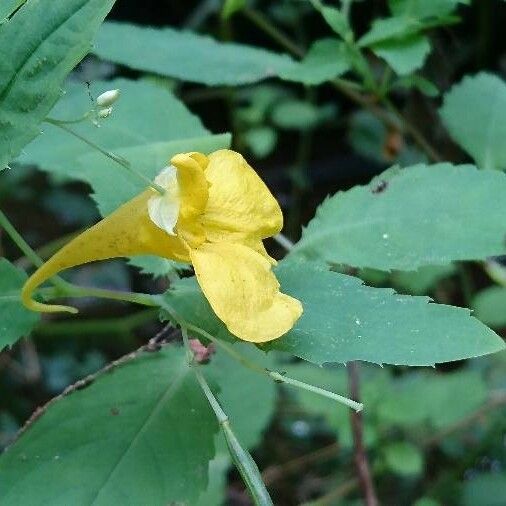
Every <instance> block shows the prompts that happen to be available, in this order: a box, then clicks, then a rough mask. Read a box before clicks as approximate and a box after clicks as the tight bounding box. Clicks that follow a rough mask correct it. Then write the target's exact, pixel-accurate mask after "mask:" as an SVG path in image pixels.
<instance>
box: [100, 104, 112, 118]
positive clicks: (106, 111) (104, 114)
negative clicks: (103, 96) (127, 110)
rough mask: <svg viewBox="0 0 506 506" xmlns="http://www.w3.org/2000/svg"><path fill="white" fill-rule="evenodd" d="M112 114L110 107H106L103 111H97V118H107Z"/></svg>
mask: <svg viewBox="0 0 506 506" xmlns="http://www.w3.org/2000/svg"><path fill="white" fill-rule="evenodd" d="M111 113H112V107H107V108H105V109H100V110H99V111H98V117H99V118H108V117H109V116H110V115H111Z"/></svg>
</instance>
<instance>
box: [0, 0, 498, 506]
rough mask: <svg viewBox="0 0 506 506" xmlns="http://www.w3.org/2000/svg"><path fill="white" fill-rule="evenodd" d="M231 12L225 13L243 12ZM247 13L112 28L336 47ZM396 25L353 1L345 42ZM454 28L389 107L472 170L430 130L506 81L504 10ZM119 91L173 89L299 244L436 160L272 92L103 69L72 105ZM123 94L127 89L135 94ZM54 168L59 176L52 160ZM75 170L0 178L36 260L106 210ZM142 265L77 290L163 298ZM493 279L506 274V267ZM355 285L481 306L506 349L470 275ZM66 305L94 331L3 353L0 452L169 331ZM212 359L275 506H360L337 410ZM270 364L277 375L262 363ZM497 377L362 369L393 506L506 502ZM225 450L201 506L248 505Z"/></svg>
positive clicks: (257, 9)
mask: <svg viewBox="0 0 506 506" xmlns="http://www.w3.org/2000/svg"><path fill="white" fill-rule="evenodd" d="M441 3H442V4H444V2H441ZM226 4H227V6H228V7H227V8H228V9H229V12H228V13H229V14H230V13H231V12H232V11H233V10H234V8H241V7H242V6H243V4H244V2H226ZM247 4H248V7H247V8H246V10H242V11H239V12H236V13H234V14H233V15H230V16H228V17H227V16H223V14H222V10H221V9H222V2H220V1H218V0H201V1H184V2H183V1H169V0H166V1H160V0H144V1H143V2H136V1H133V0H121V1H119V2H117V4H116V6H115V7H114V9H113V11H112V14H111V16H110V17H109V19H113V20H122V21H128V22H132V23H136V24H140V25H151V26H167V25H168V26H172V27H177V28H187V29H190V30H192V31H198V32H201V33H203V34H209V35H212V36H213V37H215V38H216V39H219V40H222V41H235V42H240V43H245V44H249V45H252V46H253V45H255V46H260V47H263V48H266V49H271V50H273V51H277V52H283V51H286V49H287V48H286V47H282V46H280V44H279V42H280V41H279V40H277V38H276V37H272V36H271V35H272V34H269V32H268V30H265V29H264V30H262V22H264V21H267V22H268V23H269V24H272V25H274V26H276V27H278V29H279V30H280V31H281V32H282V33H285V34H287V36H288V37H289V38H290V40H291V41H293V44H295V45H296V46H297V47H307V46H309V45H310V42H311V41H313V40H315V39H317V38H321V37H323V36H326V35H329V34H330V32H329V29H328V27H327V25H326V24H325V22H324V20H323V19H322V16H321V15H320V14H319V13H318V12H317V11H316V10H315V9H314V8H313V6H312V5H311V4H310V3H309V2H302V1H289V0H280V1H276V2H269V1H258V2H247ZM387 13H388V8H387V4H386V2H383V1H360V2H358V1H357V2H356V3H354V5H353V9H352V25H353V27H354V28H355V30H356V32H357V33H358V34H363V33H365V32H366V31H367V30H368V28H369V26H370V24H371V22H372V21H373V20H375V19H377V18H379V17H385V16H386V15H387ZM456 14H457V15H458V17H459V18H460V21H459V22H456V23H455V24H448V25H445V26H442V27H440V28H436V29H434V30H431V31H430V33H429V37H430V43H431V45H432V52H431V53H430V55H429V57H428V59H427V61H426V62H425V65H424V66H423V70H422V71H421V72H420V73H419V74H417V75H416V76H415V77H413V75H410V76H407V77H406V78H399V79H397V81H396V85H395V86H394V87H393V89H392V92H391V99H392V100H393V101H394V102H395V103H396V104H397V106H398V107H399V108H401V109H402V112H403V114H404V115H405V116H406V117H407V118H408V119H409V121H411V122H413V123H415V124H416V125H417V127H418V128H419V129H420V130H421V131H422V132H423V134H424V135H425V136H426V137H427V138H428V139H430V141H431V143H432V144H433V145H434V146H435V147H436V148H437V150H438V152H439V153H440V154H441V156H442V158H444V159H445V160H451V161H453V162H464V161H468V158H467V155H466V154H465V153H464V152H463V151H461V149H460V148H459V147H457V145H456V144H454V142H452V141H451V140H450V138H449V137H448V134H447V132H446V130H445V129H444V128H443V127H442V124H441V121H440V119H439V117H438V114H437V109H438V107H439V106H440V104H441V98H440V96H441V95H440V94H441V93H444V92H445V91H447V90H448V89H449V88H450V87H451V86H452V85H453V84H454V83H456V82H458V81H460V79H461V78H462V76H464V75H465V74H468V73H475V72H477V71H481V70H489V71H491V72H494V73H496V74H499V75H503V76H504V74H505V73H506V58H505V56H506V52H505V49H506V38H505V37H504V26H505V23H506V4H505V3H504V2H501V1H492V0H491V1H474V2H471V4H470V5H461V6H459V7H458V10H457V12H456ZM259 19H260V21H259ZM264 28H265V27H264ZM282 42H283V41H281V43H282ZM369 57H370V58H371V64H372V68H373V70H374V71H375V72H377V73H378V75H379V76H380V77H381V75H382V73H383V72H385V66H384V63H383V62H382V61H381V60H380V58H378V57H377V56H374V55H373V54H371V55H370V56H369ZM217 70H218V71H219V69H217ZM112 77H118V78H130V79H138V78H139V79H143V80H144V81H145V83H146V84H145V85H146V86H156V87H158V89H159V92H160V93H162V92H163V89H164V88H168V89H170V90H172V92H173V93H175V95H176V96H177V97H178V98H179V99H180V100H181V101H182V102H184V103H185V104H186V105H187V107H188V108H189V109H190V110H191V112H192V113H194V114H195V115H196V116H198V117H199V118H200V119H201V120H202V123H203V126H201V127H199V128H201V130H202V135H204V134H206V132H207V131H208V130H209V131H211V132H214V133H220V132H231V133H232V146H233V148H234V149H236V150H238V151H241V152H242V153H244V155H245V156H246V157H247V158H248V159H249V160H250V162H251V164H252V165H253V166H254V167H255V168H256V169H257V170H258V171H259V173H260V174H261V175H262V177H263V178H264V179H265V180H266V182H267V184H268V185H269V187H270V188H271V189H272V191H273V193H274V194H275V195H276V197H277V198H278V199H279V201H280V203H281V205H282V207H283V209H284V213H285V218H286V233H287V235H288V236H290V237H291V238H292V239H294V240H296V239H298V237H299V235H300V230H301V226H303V225H305V224H306V223H307V222H308V220H309V219H310V218H311V217H312V216H313V215H314V211H315V209H316V207H317V205H318V204H319V203H321V202H322V200H323V199H324V198H325V196H326V195H328V194H331V193H334V192H336V191H339V190H345V189H348V188H350V187H352V186H354V185H357V184H364V183H368V182H369V181H370V179H371V178H372V177H373V176H374V175H376V174H379V173H380V172H382V171H383V170H385V169H386V168H387V167H388V166H390V165H393V164H396V163H398V164H400V165H407V164H413V163H416V162H419V161H427V155H426V154H424V153H423V152H421V151H420V150H419V148H418V147H417V146H416V145H414V144H413V143H412V141H411V140H410V139H409V138H406V136H405V135H404V134H403V132H402V131H401V130H396V129H394V128H388V127H385V125H384V123H382V122H381V121H380V120H379V119H378V118H377V117H375V116H374V115H373V114H371V113H370V112H369V111H368V110H367V109H365V108H363V107H360V106H357V105H356V104H355V103H353V102H352V101H350V100H348V99H347V98H346V97H345V96H343V95H342V94H340V93H339V92H337V91H336V90H335V89H334V88H333V87H332V86H330V85H323V86H320V87H318V88H314V87H311V88H310V87H304V86H303V85H301V84H300V83H290V82H287V81H283V82H282V81H279V80H266V81H263V82H261V83H259V84H253V85H248V84H244V85H241V86H236V87H231V86H214V87H206V86H203V85H199V84H192V83H190V82H182V81H177V80H172V79H168V78H163V77H160V76H154V75H145V74H141V73H140V72H138V71H135V70H131V69H128V68H125V67H122V66H116V65H114V64H112V63H108V62H105V61H102V60H100V59H98V58H97V57H93V56H90V57H87V58H86V59H85V60H84V61H83V62H82V63H81V65H80V66H79V67H78V68H77V69H76V71H75V72H74V73H73V75H72V80H73V86H74V87H76V89H77V90H78V92H79V96H80V97H81V98H80V100H82V99H83V97H84V100H86V94H85V93H83V92H82V90H83V89H84V90H85V89H86V88H85V87H86V85H85V82H86V81H88V82H91V88H92V89H93V87H94V86H95V87H98V86H99V85H98V84H97V83H99V81H100V80H102V79H108V78H112ZM118 86H119V87H120V88H122V89H123V90H124V89H125V88H126V87H128V83H126V84H125V83H123V84H122V83H120V84H119V85H118ZM69 96H70V94H69ZM139 100H140V101H141V102H140V103H138V104H137V105H138V107H139V108H140V109H141V110H142V109H145V110H146V111H147V110H150V109H153V110H154V109H156V101H155V100H154V99H153V98H152V96H149V97H148V98H146V102H142V96H141V97H139ZM470 106H472V104H470ZM62 107H64V106H62ZM73 107H77V106H76V105H75V104H74V105H73ZM119 108H120V106H118V109H119ZM140 114H141V116H142V113H140ZM146 117H149V114H148V113H146ZM125 118H126V121H129V119H128V117H127V116H125ZM141 120H142V118H141V117H140V116H139V117H137V118H136V119H135V121H137V128H141V129H142V128H148V127H144V126H143V124H142V121H141ZM132 121H133V120H132ZM160 122H161V123H160V125H165V126H164V127H163V128H168V129H174V131H179V130H181V131H182V130H184V128H185V127H184V125H181V124H180V123H178V121H177V118H171V117H166V118H160ZM156 128H158V127H156ZM156 128H153V130H154V131H153V132H152V139H151V140H152V141H153V142H154V141H155V140H157V141H163V132H161V134H160V135H157V132H156V131H155V130H156ZM160 128H162V126H160ZM194 131H195V128H194V126H193V127H192V132H194ZM150 135H151V134H150ZM181 138H184V135H181ZM125 145H126V146H127V145H128V142H126V143H125ZM188 149H190V148H188ZM191 149H194V148H191ZM47 163H48V164H50V163H51V159H50V158H49V159H48V162H47ZM75 168H76V170H78V171H82V173H81V172H80V176H82V177H78V179H81V180H82V181H83V182H82V183H81V182H76V181H75V180H69V179H68V178H66V176H65V174H64V172H62V173H58V170H57V167H56V168H55V167H53V169H55V170H52V171H51V172H50V173H42V172H38V171H36V170H35V169H34V168H33V166H30V163H29V160H26V163H24V164H20V165H19V166H16V170H8V171H4V172H2V173H1V175H0V200H1V203H2V209H3V210H4V211H5V213H6V214H7V215H8V216H9V217H10V218H11V219H12V221H13V223H14V224H15V225H16V227H17V228H18V230H20V231H21V232H22V234H23V236H24V237H25V239H26V240H27V241H28V242H29V243H30V244H31V245H32V246H34V247H35V248H36V249H37V251H38V253H39V254H40V256H42V257H43V258H48V257H49V256H50V255H51V254H52V252H54V251H55V250H56V249H57V248H58V247H59V246H60V245H62V244H64V243H65V242H67V241H68V240H69V238H70V237H72V235H73V234H74V233H76V231H78V230H80V229H82V228H85V227H87V226H89V225H90V224H92V223H94V222H95V221H96V220H97V219H98V218H99V216H100V215H99V213H98V211H97V206H96V202H98V204H99V207H100V206H107V205H110V203H109V204H108V203H103V202H101V201H100V194H99V192H96V194H95V195H94V197H93V198H90V196H89V193H90V190H89V186H88V185H87V183H86V182H87V181H88V180H87V178H86V174H85V171H86V168H85V167H83V166H82V164H78V163H77V161H76V165H75ZM104 184H110V183H109V182H107V181H106V182H105V183H104ZM0 240H1V241H0V248H1V250H0V253H1V255H2V256H5V257H6V258H8V259H10V260H11V261H15V264H16V265H17V266H19V267H21V268H25V269H28V268H29V267H30V264H29V262H28V261H27V259H26V258H22V257H21V258H20V256H19V252H18V251H17V250H16V248H15V246H14V244H12V243H11V242H10V240H9V239H8V238H7V237H1V238H0ZM268 246H269V249H270V251H271V252H272V254H273V255H274V256H280V255H281V254H282V251H281V250H280V249H279V246H277V245H276V244H275V243H273V242H272V243H269V244H268ZM135 265H136V266H137V267H133V266H131V265H128V264H126V263H124V262H121V261H114V262H110V263H107V264H98V265H89V266H84V267H81V268H79V269H77V270H76V271H75V272H72V273H71V274H69V275H68V276H69V278H70V279H71V280H72V281H74V282H76V283H77V284H83V285H93V286H101V287H106V288H112V289H121V290H132V289H134V290H136V291H143V290H145V291H148V290H152V289H153V285H155V289H156V290H158V291H160V292H162V291H163V290H165V289H166V288H167V286H168V284H169V283H170V279H171V276H170V275H169V276H165V274H167V273H168V272H169V271H170V269H172V266H169V265H167V264H166V263H165V261H163V260H160V261H158V264H157V265H153V259H144V260H140V261H139V260H137V261H136V263H135ZM144 265H147V270H148V272H152V273H155V274H160V276H155V277H154V278H153V277H152V276H150V275H148V274H144V273H143V270H142V268H143V267H144ZM489 267H490V269H499V270H501V267H500V263H499V261H496V262H495V263H491V264H490V266H489ZM353 273H354V274H357V275H359V276H360V277H361V278H362V279H364V280H365V281H366V283H367V284H370V285H373V286H390V287H394V288H396V289H397V290H398V291H400V292H401V293H406V294H417V295H418V294H426V295H430V296H431V297H433V298H434V299H435V300H436V301H438V302H442V303H448V304H453V305H459V306H468V307H469V306H471V307H473V308H474V309H475V314H476V316H477V317H478V318H480V319H481V320H482V321H483V322H484V323H486V324H488V325H490V326H491V327H492V328H494V330H496V331H497V332H498V333H499V334H500V335H503V336H504V335H505V333H506V292H505V290H506V289H504V288H502V287H499V286H495V285H493V283H492V282H491V281H490V278H489V277H487V275H486V274H484V272H483V271H482V270H481V269H480V268H478V267H476V266H475V265H473V264H472V263H468V264H465V266H464V267H462V266H454V265H449V266H445V267H438V268H433V267H430V268H422V269H420V270H419V271H417V272H416V273H405V272H402V273H401V272H398V273H396V272H394V273H391V274H389V273H384V272H380V271H373V270H365V269H364V270H362V271H358V272H353ZM162 274H163V276H162ZM72 304H73V305H76V306H77V307H79V308H80V309H81V310H82V312H83V313H84V314H85V315H86V318H83V319H80V320H67V319H65V318H61V317H58V318H54V317H44V318H43V319H42V320H41V321H40V323H38V325H37V326H36V328H35V331H34V332H33V336H32V338H30V339H24V340H22V341H21V342H19V343H18V344H17V345H16V346H15V348H14V349H13V350H12V351H11V352H10V353H2V354H0V390H1V392H2V395H1V398H0V447H2V446H5V445H6V444H7V443H8V442H9V440H10V439H11V438H12V436H13V435H14V434H15V433H16V431H17V430H18V429H19V428H20V426H21V425H22V423H23V422H24V420H26V419H27V418H28V417H29V416H30V414H31V413H32V412H33V411H34V410H35V409H36V407H37V406H39V405H41V404H43V403H44V402H46V401H47V400H48V399H50V398H51V397H53V396H54V395H57V394H58V393H60V392H61V391H62V390H63V389H64V388H65V387H66V386H68V385H69V384H71V383H73V382H75V381H76V380H78V379H79V378H82V377H83V376H86V375H87V374H90V373H93V372H95V371H97V370H98V369H100V368H101V367H103V366H104V365H105V364H106V363H107V362H109V361H110V360H112V359H116V358H118V357H120V356H122V355H124V354H125V353H127V352H129V351H131V350H133V349H136V348H137V347H139V346H140V345H141V344H143V343H145V342H146V341H147V340H148V339H149V338H150V337H152V336H153V335H154V334H155V333H156V332H157V331H159V330H160V328H161V324H160V323H159V322H158V320H157V311H156V310H151V309H148V310H139V309H138V308H132V307H131V306H128V305H126V304H124V303H120V302H117V303H115V302H108V303H107V304H104V303H103V302H102V301H99V300H93V299H90V300H88V299H79V300H76V301H73V302H72ZM212 360H213V361H217V362H218V365H217V366H216V368H217V369H219V368H220V367H222V369H223V370H224V371H228V373H229V374H230V375H236V376H237V380H236V381H233V382H232V387H231V391H230V392H228V393H227V396H228V397H227V399H223V402H224V404H225V405H226V406H229V409H230V412H231V413H233V416H232V421H233V423H234V426H235V427H236V429H237V432H238V433H239V434H240V435H241V436H242V438H243V442H244V444H246V445H247V446H249V447H250V448H251V450H252V452H253V455H254V457H255V460H256V461H257V463H258V465H259V467H260V469H261V470H262V473H263V477H264V479H265V482H266V484H267V486H268V488H269V491H270V492H271V494H272V497H273V500H274V502H275V504H279V505H293V504H313V505H332V504H347V505H354V504H361V494H360V492H359V487H358V481H357V478H356V476H355V471H354V467H353V451H352V439H351V432H350V422H349V419H348V416H349V413H348V412H347V411H346V410H345V409H344V408H340V407H336V406H335V405H334V404H331V403H329V402H327V401H325V400H320V399H319V398H317V397H314V396H310V395H306V394H305V393H301V392H298V391H297V392H295V391H293V390H288V389H285V388H275V387H274V386H273V385H272V384H271V383H269V382H268V381H261V380H262V378H257V377H255V376H254V375H251V374H246V373H244V374H242V375H241V372H240V371H236V370H235V369H234V368H232V367H230V366H228V365H226V364H223V365H221V366H220V364H219V362H220V361H224V362H226V360H225V358H224V357H221V355H220V354H217V355H216V356H215V357H214V358H213V359H212ZM269 360H276V358H275V357H273V356H270V358H269ZM278 360H281V359H278ZM227 367H228V369H227ZM277 367H278V368H279V367H281V368H283V370H286V371H287V372H288V373H289V374H291V375H293V376H294V377H297V378H300V379H303V380H306V381H308V382H309V383H313V384H316V385H322V386H326V387H328V388H329V389H331V390H333V391H338V392H345V391H346V390H347V381H346V371H345V368H344V366H335V367H315V366H312V365H310V364H307V363H303V362H290V363H281V364H278V365H277ZM505 367H506V357H505V355H504V353H502V354H499V355H493V356H490V357H485V358H481V359H475V360H472V361H467V362H465V361H462V362H457V363H450V364H446V365H442V366H437V367H436V368H434V369H430V368H429V369H409V370H408V368H401V367H398V368H395V367H388V368H387V367H385V368H381V367H378V366H365V365H364V366H363V367H362V372H363V378H362V396H363V399H362V400H363V402H364V403H365V406H366V408H365V411H364V424H365V442H366V446H367V450H368V452H369V456H370V462H371V466H372V472H373V476H374V480H375V483H376V487H377V493H378V496H379V498H380V500H381V502H382V503H383V504H392V505H397V504H398V505H405V504H406V505H407V504H415V505H417V506H436V505H464V506H474V505H480V506H485V505H490V506H492V505H497V506H499V505H502V504H504V503H505V498H506V418H505V416H504V415H505V414H506V410H505V407H506V375H505V373H504V371H505ZM248 406H250V408H248ZM221 448H222V449H221V450H220V451H218V454H217V456H216V458H215V459H214V461H213V463H212V466H211V485H210V488H209V490H208V491H207V493H206V495H205V496H203V497H201V499H200V502H199V504H202V505H204V504H231V505H242V504H249V502H248V501H249V499H248V496H247V494H246V493H245V491H244V487H243V484H242V482H241V480H240V477H239V476H238V474H237V472H236V471H234V470H232V468H231V467H230V462H229V458H228V456H227V455H226V452H225V450H224V447H223V445H222V446H221Z"/></svg>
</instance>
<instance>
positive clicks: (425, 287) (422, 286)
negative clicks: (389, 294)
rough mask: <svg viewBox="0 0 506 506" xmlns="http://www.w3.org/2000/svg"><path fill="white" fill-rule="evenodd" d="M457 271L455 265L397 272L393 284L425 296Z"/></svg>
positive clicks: (393, 276) (428, 266)
mask: <svg viewBox="0 0 506 506" xmlns="http://www.w3.org/2000/svg"><path fill="white" fill-rule="evenodd" d="M456 270H457V269H456V267H455V265H453V264H450V265H427V266H425V267H420V268H419V269H418V270H417V271H396V272H394V273H393V274H392V282H393V284H394V286H395V287H396V288H399V289H400V290H401V291H403V292H407V293H410V294H412V295H424V294H427V293H428V292H430V291H431V290H432V289H433V288H435V286H436V285H437V283H439V282H440V281H441V280H442V279H444V278H447V277H449V276H452V275H453V274H455V272H456ZM484 323H487V322H484Z"/></svg>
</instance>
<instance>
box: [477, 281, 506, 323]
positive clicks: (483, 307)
mask: <svg viewBox="0 0 506 506" xmlns="http://www.w3.org/2000/svg"><path fill="white" fill-rule="evenodd" d="M471 307H472V309H473V311H474V316H476V318H478V320H481V321H482V322H483V323H485V324H486V325H490V326H491V327H504V326H506V288H504V287H503V286H491V287H489V288H486V289H485V290H482V291H481V292H478V294H476V296H475V297H474V299H473V302H472V305H471Z"/></svg>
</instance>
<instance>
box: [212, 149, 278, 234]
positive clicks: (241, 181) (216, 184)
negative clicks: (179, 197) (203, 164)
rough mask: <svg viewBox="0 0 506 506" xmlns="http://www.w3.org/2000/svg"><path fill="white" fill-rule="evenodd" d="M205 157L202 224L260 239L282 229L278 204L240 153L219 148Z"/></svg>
mask: <svg viewBox="0 0 506 506" xmlns="http://www.w3.org/2000/svg"><path fill="white" fill-rule="evenodd" d="M208 158H209V164H208V165H207V168H206V170H205V174H206V178H207V180H208V181H209V182H210V183H211V186H210V188H209V200H208V202H207V207H206V211H205V214H204V217H203V223H204V227H205V228H207V227H208V226H212V225H214V226H216V227H219V228H221V229H223V230H225V231H231V232H236V231H239V232H244V233H248V234H251V235H256V236H258V237H259V238H261V239H264V238H266V237H270V236H272V235H274V234H277V233H278V232H279V231H280V230H281V229H282V228H283V214H282V213H281V209H280V207H279V204H278V203H277V201H276V199H275V198H274V197H273V196H272V194H271V192H270V191H269V189H268V188H267V186H266V185H265V183H264V182H263V181H262V180H261V179H260V177H259V176H258V174H257V173H256V172H255V171H254V170H253V169H252V168H251V167H250V166H249V165H248V163H247V162H246V160H245V159H244V158H243V157H242V155H240V154H239V153H236V152H235V151H231V150H228V149H222V150H219V151H215V152H214V153H212V154H211V155H209V157H208Z"/></svg>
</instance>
